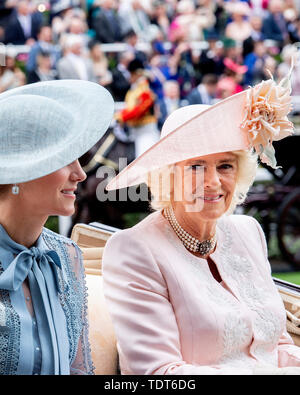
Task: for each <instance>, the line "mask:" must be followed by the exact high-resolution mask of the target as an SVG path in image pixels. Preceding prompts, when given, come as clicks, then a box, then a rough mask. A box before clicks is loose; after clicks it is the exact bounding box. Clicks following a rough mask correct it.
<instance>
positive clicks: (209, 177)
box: [204, 167, 221, 189]
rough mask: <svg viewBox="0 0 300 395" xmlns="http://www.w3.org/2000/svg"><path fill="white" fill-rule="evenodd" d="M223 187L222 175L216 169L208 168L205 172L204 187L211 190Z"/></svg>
mask: <svg viewBox="0 0 300 395" xmlns="http://www.w3.org/2000/svg"><path fill="white" fill-rule="evenodd" d="M220 185H221V180H220V175H219V172H218V170H217V169H216V168H215V167H210V168H207V169H206V171H205V172H204V186H205V188H209V189H216V188H219V187H220Z"/></svg>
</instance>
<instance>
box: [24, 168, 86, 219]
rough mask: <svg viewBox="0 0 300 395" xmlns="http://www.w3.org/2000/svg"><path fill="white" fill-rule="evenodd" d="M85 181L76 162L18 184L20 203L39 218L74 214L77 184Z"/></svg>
mask: <svg viewBox="0 0 300 395" xmlns="http://www.w3.org/2000/svg"><path fill="white" fill-rule="evenodd" d="M85 179H86V174H85V172H84V171H83V170H82V168H81V166H80V164H79V162H78V160H76V161H74V162H72V163H70V164H69V165H67V166H65V167H63V168H62V169H59V170H57V171H55V172H54V173H51V174H49V175H47V176H44V177H41V178H38V179H36V180H33V181H29V182H25V183H23V184H20V192H19V195H17V196H19V198H20V202H22V204H24V205H25V206H27V207H28V210H30V209H32V210H34V214H37V215H40V216H49V215H63V216H70V215H72V214H73V213H74V210H75V208H74V202H75V198H76V196H75V191H76V188H77V184H78V183H79V182H82V181H83V180H85Z"/></svg>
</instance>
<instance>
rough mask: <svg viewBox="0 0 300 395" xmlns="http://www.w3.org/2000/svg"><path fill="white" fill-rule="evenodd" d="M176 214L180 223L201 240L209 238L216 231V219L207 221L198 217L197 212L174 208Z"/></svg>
mask: <svg viewBox="0 0 300 395" xmlns="http://www.w3.org/2000/svg"><path fill="white" fill-rule="evenodd" d="M174 214H175V217H176V219H177V222H178V223H179V225H180V226H181V227H182V228H183V229H184V230H185V231H186V232H188V233H189V234H190V235H192V236H193V237H195V238H196V239H198V240H199V241H204V240H209V239H211V238H212V237H213V236H214V235H215V233H216V223H217V222H216V221H215V220H212V221H205V220H203V219H198V217H197V214H196V213H193V212H191V213H188V212H185V213H184V215H183V213H182V211H181V210H180V211H179V210H176V208H174Z"/></svg>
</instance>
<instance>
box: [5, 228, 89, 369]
mask: <svg viewBox="0 0 300 395" xmlns="http://www.w3.org/2000/svg"><path fill="white" fill-rule="evenodd" d="M25 279H28V285H29V290H30V294H31V296H30V297H31V299H32V306H33V310H34V316H32V315H31V314H30V313H29V310H28V308H27V306H26V301H25V296H24V291H23V282H24V280H25ZM92 373H93V366H92V362H91V357H90V347H89V343H88V325H87V296H86V287H85V283H84V270H83V265H82V259H81V255H80V250H79V248H78V247H77V246H76V244H75V243H73V242H71V241H70V240H69V239H67V238H64V237H63V236H60V235H57V234H55V233H54V232H51V231H49V230H47V229H44V230H43V232H42V234H41V236H40V237H39V239H38V240H37V243H36V245H35V246H34V247H31V248H29V249H28V248H26V247H24V246H22V245H20V244H18V243H16V242H15V241H13V240H12V239H11V238H10V237H9V235H8V234H7V232H6V231H5V229H4V228H3V226H1V225H0V374H20V375H24V374H27V375H28V374H42V375H69V374H92Z"/></svg>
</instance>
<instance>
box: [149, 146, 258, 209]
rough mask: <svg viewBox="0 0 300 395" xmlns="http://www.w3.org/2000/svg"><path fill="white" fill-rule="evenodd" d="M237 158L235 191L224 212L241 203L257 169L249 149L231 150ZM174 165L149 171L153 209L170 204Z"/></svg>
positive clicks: (254, 158)
mask: <svg viewBox="0 0 300 395" xmlns="http://www.w3.org/2000/svg"><path fill="white" fill-rule="evenodd" d="M232 153H233V154H234V155H236V156H237V158H238V173H237V182H236V186H235V191H234V194H233V198H232V201H231V204H230V206H229V208H228V210H227V212H226V214H227V215H229V214H232V213H233V212H234V210H235V208H236V206H237V205H239V204H242V203H243V202H244V201H245V199H246V197H247V193H248V191H249V188H250V187H251V185H252V184H253V182H254V179H255V176H256V171H257V166H258V162H257V155H256V154H254V153H253V152H250V151H233V152H232ZM173 172H174V165H169V166H167V167H164V168H162V169H159V170H155V171H153V172H151V173H149V177H148V186H149V189H150V191H151V202H150V206H151V208H152V209H153V210H155V211H156V210H161V209H164V208H167V207H168V206H170V204H171V195H172V192H173V190H174V185H173V177H172V174H173Z"/></svg>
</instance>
